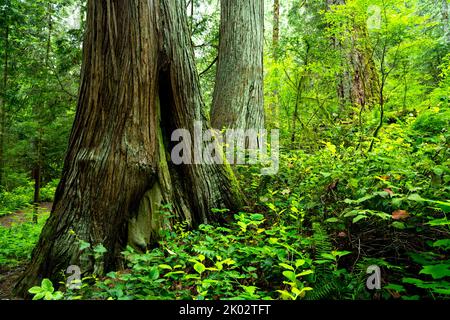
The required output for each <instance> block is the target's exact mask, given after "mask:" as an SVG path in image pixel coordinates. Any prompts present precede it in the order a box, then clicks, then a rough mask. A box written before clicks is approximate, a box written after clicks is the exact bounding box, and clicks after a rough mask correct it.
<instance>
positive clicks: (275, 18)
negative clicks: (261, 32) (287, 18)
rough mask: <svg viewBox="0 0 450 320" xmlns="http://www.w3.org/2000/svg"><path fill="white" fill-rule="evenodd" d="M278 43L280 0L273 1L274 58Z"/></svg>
mask: <svg viewBox="0 0 450 320" xmlns="http://www.w3.org/2000/svg"><path fill="white" fill-rule="evenodd" d="M279 43H280V0H274V1H273V31H272V46H273V50H274V56H275V59H276V57H277V50H278V44H279Z"/></svg>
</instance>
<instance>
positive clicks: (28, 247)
mask: <svg viewBox="0 0 450 320" xmlns="http://www.w3.org/2000/svg"><path fill="white" fill-rule="evenodd" d="M47 216H48V213H47V214H44V215H43V216H41V217H40V219H39V222H38V224H35V223H32V222H31V220H32V219H31V213H28V214H26V215H25V218H26V222H20V221H19V222H18V223H15V224H13V225H12V226H11V227H3V226H0V243H1V244H2V245H1V246H0V269H2V268H11V267H17V266H19V265H20V264H23V263H24V262H25V261H28V260H29V259H30V258H31V252H32V250H33V248H34V246H35V245H36V242H37V240H38V239H39V234H40V233H41V230H42V227H43V226H44V224H45V221H46V218H47Z"/></svg>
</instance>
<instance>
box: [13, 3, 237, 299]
mask: <svg viewBox="0 0 450 320" xmlns="http://www.w3.org/2000/svg"><path fill="white" fill-rule="evenodd" d="M87 6H88V7H87V12H88V13H87V25H86V28H87V30H86V36H85V42H84V53H83V54H84V58H83V67H82V79H81V87H80V92H79V100H78V108H77V114H76V119H75V123H74V126H73V129H72V134H71V138H70V143H69V149H68V152H67V156H66V160H65V165H64V170H63V176H62V179H61V182H60V184H59V186H58V189H57V192H56V196H55V203H54V205H53V209H52V213H51V215H50V218H49V219H48V221H47V223H46V225H45V227H44V229H43V232H42V234H41V237H40V240H39V242H38V245H37V247H36V248H35V250H34V252H33V258H32V262H31V264H30V265H29V266H28V267H27V269H26V270H25V272H24V274H23V276H22V277H21V279H20V280H19V282H18V284H17V286H16V291H17V292H18V293H21V294H24V293H26V290H27V289H28V288H29V287H30V286H32V285H34V284H35V283H37V282H38V281H39V279H41V278H44V277H47V278H50V279H52V280H57V279H59V275H60V272H61V271H63V270H66V269H67V268H68V266H70V265H78V266H80V268H81V270H82V272H83V273H89V272H92V271H94V270H96V271H102V270H108V269H112V268H116V267H120V266H121V259H120V252H121V250H122V249H123V248H124V246H125V245H127V244H130V245H132V246H134V247H135V248H137V249H145V248H146V247H147V246H148V245H149V244H151V243H152V242H153V241H154V240H155V239H156V238H157V236H158V232H159V229H160V228H161V226H162V223H161V220H162V218H160V216H159V212H160V211H159V209H160V206H161V205H163V204H172V207H173V214H174V216H175V218H174V219H180V220H184V221H188V222H189V223H190V224H191V225H196V224H199V223H206V222H208V221H211V219H212V217H210V212H211V209H213V208H228V209H231V210H233V209H237V208H238V207H239V206H240V205H241V204H242V199H241V196H240V192H239V190H238V187H237V185H236V183H235V180H234V177H233V174H232V172H231V170H229V168H228V167H227V166H226V165H220V164H211V165H182V166H175V165H174V164H173V163H172V162H170V159H169V158H168V156H167V154H168V153H169V151H170V149H171V134H172V132H173V131H174V130H175V129H178V128H183V129H187V130H189V131H190V132H192V133H193V132H194V131H195V130H194V127H195V125H194V121H196V120H198V121H203V123H205V124H206V122H205V121H204V120H205V117H204V115H203V114H202V104H203V103H202V99H201V95H200V88H199V81H198V76H197V73H196V71H195V70H196V68H195V63H194V57H193V49H192V43H191V39H190V36H189V27H188V22H187V16H186V10H185V9H186V6H185V1H180V0H164V1H162V0H129V1H123V0H89V1H88V5H87ZM192 149H194V147H192ZM192 151H193V152H195V150H192ZM79 240H83V241H86V242H89V243H91V244H92V245H93V246H94V245H97V244H100V243H102V244H103V245H104V246H105V247H106V248H107V250H108V251H107V253H106V254H105V255H104V256H103V258H102V259H101V260H98V259H97V260H95V259H93V258H92V259H80V256H81V253H80V250H79Z"/></svg>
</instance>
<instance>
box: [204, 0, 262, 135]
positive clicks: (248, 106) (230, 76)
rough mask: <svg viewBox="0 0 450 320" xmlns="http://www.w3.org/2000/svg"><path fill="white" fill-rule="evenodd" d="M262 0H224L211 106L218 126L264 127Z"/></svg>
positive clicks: (215, 125)
mask: <svg viewBox="0 0 450 320" xmlns="http://www.w3.org/2000/svg"><path fill="white" fill-rule="evenodd" d="M263 29H264V3H263V1H262V0H240V1H234V0H222V1H221V27H220V46H219V61H218V65H217V74H216V84H215V90H214V97H213V105H212V109H211V124H212V126H213V127H214V128H215V129H219V130H221V129H223V128H228V129H230V128H233V129H234V128H237V129H256V130H258V129H262V128H263V127H264V92H263V43H264V35H263V34H264V30H263Z"/></svg>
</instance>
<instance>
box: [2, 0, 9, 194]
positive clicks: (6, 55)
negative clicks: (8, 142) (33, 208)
mask: <svg viewBox="0 0 450 320" xmlns="http://www.w3.org/2000/svg"><path fill="white" fill-rule="evenodd" d="M9 6H10V4H9V1H7V2H6V6H5V8H4V10H5V11H6V14H5V17H4V18H5V30H4V48H3V50H5V52H4V57H3V75H2V91H1V94H0V187H1V186H2V185H3V176H4V170H5V153H4V151H5V150H4V145H5V135H6V99H7V97H6V94H7V91H8V64H9V52H8V50H9V15H8V10H9Z"/></svg>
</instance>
